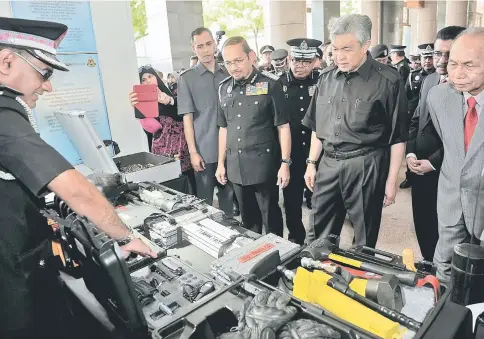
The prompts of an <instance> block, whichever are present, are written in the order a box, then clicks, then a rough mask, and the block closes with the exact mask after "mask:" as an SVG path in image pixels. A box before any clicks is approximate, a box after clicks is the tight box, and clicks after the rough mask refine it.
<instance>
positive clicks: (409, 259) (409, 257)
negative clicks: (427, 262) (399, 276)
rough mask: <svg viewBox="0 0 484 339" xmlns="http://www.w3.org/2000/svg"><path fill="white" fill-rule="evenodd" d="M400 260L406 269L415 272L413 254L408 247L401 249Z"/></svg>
mask: <svg viewBox="0 0 484 339" xmlns="http://www.w3.org/2000/svg"><path fill="white" fill-rule="evenodd" d="M402 261H403V264H404V265H405V267H406V268H407V270H409V271H413V272H417V268H416V267H415V255H414V253H413V251H412V250H411V249H410V248H406V249H404V250H403V251H402Z"/></svg>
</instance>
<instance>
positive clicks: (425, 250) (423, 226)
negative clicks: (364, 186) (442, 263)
mask: <svg viewBox="0 0 484 339" xmlns="http://www.w3.org/2000/svg"><path fill="white" fill-rule="evenodd" d="M463 30H464V27H456V26H449V27H445V28H443V29H442V30H440V31H439V32H438V33H437V37H436V39H435V44H434V57H433V62H434V66H435V68H436V70H437V71H436V72H434V73H431V74H429V75H428V76H427V77H426V78H425V80H424V83H423V85H422V90H421V92H420V100H419V104H418V106H417V108H416V110H415V114H414V115H413V118H412V121H411V123H410V129H409V139H408V142H407V156H406V158H407V165H408V168H409V169H410V171H412V172H413V173H415V174H417V175H414V178H412V210H413V219H414V225H415V233H416V234H417V240H418V243H419V246H420V251H421V252H422V256H423V257H424V259H425V260H428V261H432V260H433V257H434V252H435V247H436V245H437V241H438V239H439V233H438V222H437V183H438V181H439V173H440V167H441V165H442V159H443V157H444V149H443V146H442V141H441V140H440V137H439V135H438V134H437V132H436V130H435V127H434V125H433V123H432V119H431V117H430V113H429V110H428V107H427V95H428V93H429V91H430V89H431V88H432V87H435V86H437V85H439V84H441V83H445V82H446V81H447V62H448V57H447V56H448V53H449V50H450V46H451V45H452V42H453V41H454V39H455V38H456V37H457V35H458V34H459V33H460V32H461V31H463Z"/></svg>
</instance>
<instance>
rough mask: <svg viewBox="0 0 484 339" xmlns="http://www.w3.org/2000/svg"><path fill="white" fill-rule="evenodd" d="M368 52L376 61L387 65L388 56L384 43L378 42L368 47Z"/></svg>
mask: <svg viewBox="0 0 484 339" xmlns="http://www.w3.org/2000/svg"><path fill="white" fill-rule="evenodd" d="M370 54H371V57H372V58H373V59H375V60H376V61H378V62H381V63H382V64H384V65H388V63H389V56H388V46H387V45H385V44H379V45H376V46H373V47H372V48H370Z"/></svg>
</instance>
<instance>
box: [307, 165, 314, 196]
mask: <svg viewBox="0 0 484 339" xmlns="http://www.w3.org/2000/svg"><path fill="white" fill-rule="evenodd" d="M315 180H316V166H315V165H312V164H308V166H307V168H306V173H305V174H304V181H305V182H306V186H307V187H308V188H309V189H310V190H311V192H313V191H314V181H315Z"/></svg>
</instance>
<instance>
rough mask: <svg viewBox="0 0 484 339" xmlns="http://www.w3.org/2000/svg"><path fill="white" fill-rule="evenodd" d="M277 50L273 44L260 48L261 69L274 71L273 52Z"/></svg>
mask: <svg viewBox="0 0 484 339" xmlns="http://www.w3.org/2000/svg"><path fill="white" fill-rule="evenodd" d="M274 51H275V48H274V47H272V46H271V45H265V46H262V48H261V49H260V57H261V65H260V66H259V71H267V72H270V73H274V66H272V59H271V54H272V52H274Z"/></svg>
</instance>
